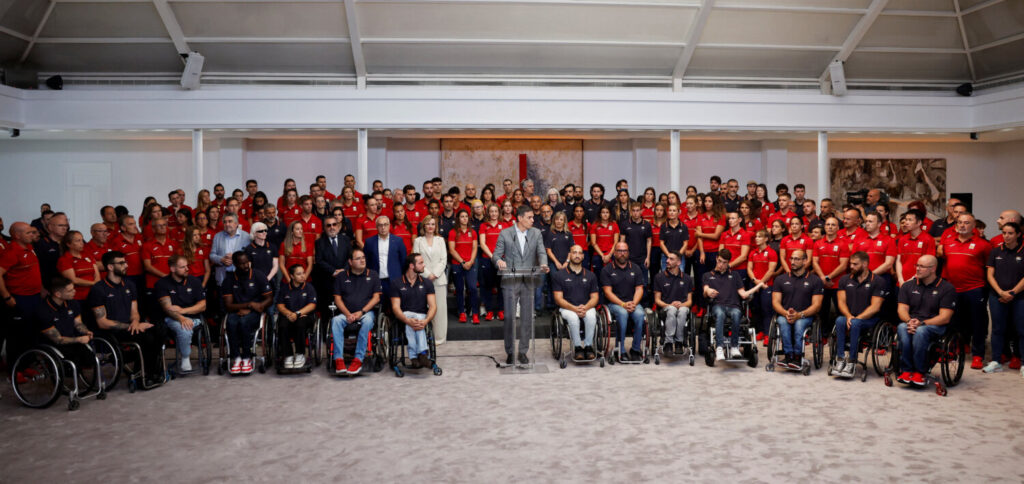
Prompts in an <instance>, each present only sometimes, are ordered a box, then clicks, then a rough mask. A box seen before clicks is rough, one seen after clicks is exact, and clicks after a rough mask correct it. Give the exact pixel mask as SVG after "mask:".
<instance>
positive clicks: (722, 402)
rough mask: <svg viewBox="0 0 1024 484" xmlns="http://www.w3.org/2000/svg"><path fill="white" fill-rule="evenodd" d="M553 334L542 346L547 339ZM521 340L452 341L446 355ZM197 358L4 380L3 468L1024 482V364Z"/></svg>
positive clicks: (300, 475) (278, 476)
mask: <svg viewBox="0 0 1024 484" xmlns="http://www.w3.org/2000/svg"><path fill="white" fill-rule="evenodd" d="M546 347H547V343H546V342H542V343H541V348H542V349H544V350H545V351H547V349H546ZM474 353H486V354H494V355H497V354H499V353H501V342H499V341H476V342H450V343H448V344H446V345H444V346H442V347H441V354H442V355H446V354H447V355H454V354H474ZM537 354H538V356H542V358H541V359H540V361H541V363H544V364H547V366H548V368H549V369H550V371H549V372H548V373H545V374H533V375H499V373H498V370H497V369H495V368H494V365H493V363H492V362H491V361H490V360H488V359H484V358H461V357H444V358H441V359H440V363H441V366H442V367H443V368H444V375H443V376H441V377H434V376H433V375H429V374H428V373H422V374H414V372H409V374H408V375H407V376H406V377H405V378H402V379H399V378H395V377H394V376H393V374H392V373H390V372H381V373H377V374H368V375H363V376H360V377H358V378H354V379H352V378H333V377H328V376H327V375H326V373H325V372H324V371H323V370H322V369H320V370H318V371H316V372H314V373H313V374H312V375H299V376H290V377H283V376H277V375H272V374H267V375H257V374H254V375H253V376H251V377H241V378H229V377H227V376H220V377H218V376H216V375H210V376H208V377H202V376H193V377H188V378H183V379H179V380H177V381H174V382H171V383H170V384H169V385H166V386H164V387H163V388H160V389H157V390H154V391H151V392H139V393H136V394H134V395H130V394H128V393H127V391H126V390H125V389H124V386H123V385H121V386H119V388H118V389H117V390H116V391H115V392H113V393H112V394H111V395H110V398H109V399H108V400H106V401H95V400H88V401H85V402H83V404H82V407H81V409H80V410H78V411H77V412H70V413H69V412H67V411H66V410H65V407H64V405H63V403H62V402H58V404H57V405H54V406H53V407H52V408H50V409H47V410H30V409H26V408H23V407H21V406H19V405H18V404H17V403H16V400H15V398H14V395H13V393H12V392H11V390H10V387H9V386H5V387H3V388H2V389H0V394H2V397H0V482H19V483H20V482H90V483H95V482H101V481H109V482H162V483H184V482H189V483H196V482H240V481H246V482H292V483H299V482H328V481H339V480H340V481H346V482H404V483H414V482H415V483H419V482H477V483H482V482H587V483H597V482H622V481H632V482H647V481H655V482H670V481H671V482H692V481H705V482H710V481H714V482H788V483H793V482H839V481H845V482H881V481H888V482H905V481H911V482H950V481H965V482H966V481H972V482H986V483H987V482H1021V481H1022V480H1024V465H1022V464H1021V460H1020V458H1021V456H1022V455H1024V438H1022V437H1021V434H1022V429H1024V412H1022V411H1021V409H1022V408H1024V407H1022V402H1024V380H1022V379H1021V377H1020V374H1019V373H1017V372H1004V373H1001V374H996V375H983V374H981V373H980V372H978V371H972V370H969V369H968V370H967V373H966V375H965V378H964V380H963V382H962V383H961V384H960V385H959V386H957V387H954V388H952V389H950V392H949V396H948V397H945V398H942V397H938V396H936V395H935V392H934V391H931V390H926V391H916V390H910V389H906V388H887V387H885V386H884V385H883V384H882V380H881V379H880V378H877V377H869V379H868V381H867V383H861V382H860V381H859V380H858V381H837V380H834V379H832V378H830V377H827V376H826V375H825V371H824V369H822V370H819V371H816V372H813V373H812V374H811V376H809V377H805V376H802V375H799V374H797V373H773V374H768V373H766V372H765V371H764V369H763V367H759V368H757V369H751V368H747V367H746V366H742V367H736V368H721V367H716V368H707V367H705V366H704V364H703V362H702V361H701V360H698V362H697V366H695V367H690V366H688V365H684V364H682V363H680V362H670V363H666V362H663V363H662V364H661V365H660V366H655V365H654V364H650V365H639V366H620V365H615V366H610V367H605V368H599V367H597V365H592V366H588V367H582V366H580V367H575V366H573V365H572V364H570V366H569V368H567V369H565V370H561V369H559V368H558V366H557V363H556V362H555V361H554V360H551V358H550V353H545V354H543V355H542V354H541V353H540V352H539V351H538V353H537Z"/></svg>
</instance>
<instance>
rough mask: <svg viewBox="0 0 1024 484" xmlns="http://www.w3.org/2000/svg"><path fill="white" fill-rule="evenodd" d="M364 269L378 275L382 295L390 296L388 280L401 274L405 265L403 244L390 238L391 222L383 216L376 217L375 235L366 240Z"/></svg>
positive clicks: (399, 240)
mask: <svg viewBox="0 0 1024 484" xmlns="http://www.w3.org/2000/svg"><path fill="white" fill-rule="evenodd" d="M363 251H364V252H366V267H368V268H370V269H371V270H373V271H374V272H376V273H378V274H380V283H381V286H382V287H381V289H382V290H383V294H391V287H390V286H391V284H390V279H391V278H392V277H397V276H399V275H401V274H402V266H404V265H405V256H406V252H405V243H403V242H402V239H399V238H398V237H391V221H390V220H388V218H387V217H386V216H384V215H381V216H379V217H377V235H374V236H373V237H370V238H368V239H366V245H365V246H364V247H363Z"/></svg>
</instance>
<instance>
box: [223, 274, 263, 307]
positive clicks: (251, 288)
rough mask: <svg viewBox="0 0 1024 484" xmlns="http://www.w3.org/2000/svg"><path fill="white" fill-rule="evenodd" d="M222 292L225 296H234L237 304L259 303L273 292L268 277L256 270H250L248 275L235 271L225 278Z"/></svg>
mask: <svg viewBox="0 0 1024 484" xmlns="http://www.w3.org/2000/svg"><path fill="white" fill-rule="evenodd" d="M220 291H221V294H222V295H224V296H227V295H228V294H230V295H232V296H233V297H234V299H233V301H232V302H234V303H235V304H241V303H247V302H257V301H260V300H262V299H263V298H264V297H266V296H267V295H268V294H271V293H272V292H273V291H272V290H271V289H270V284H269V283H267V275H266V274H264V273H262V272H260V271H258V270H256V269H250V270H249V273H248V274H246V273H244V272H242V271H235V272H232V273H230V274H228V275H226V276H224V282H223V283H221V285H220Z"/></svg>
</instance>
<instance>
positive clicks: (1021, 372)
mask: <svg viewBox="0 0 1024 484" xmlns="http://www.w3.org/2000/svg"><path fill="white" fill-rule="evenodd" d="M1020 377H1021V378H1024V367H1022V368H1021V369H1020Z"/></svg>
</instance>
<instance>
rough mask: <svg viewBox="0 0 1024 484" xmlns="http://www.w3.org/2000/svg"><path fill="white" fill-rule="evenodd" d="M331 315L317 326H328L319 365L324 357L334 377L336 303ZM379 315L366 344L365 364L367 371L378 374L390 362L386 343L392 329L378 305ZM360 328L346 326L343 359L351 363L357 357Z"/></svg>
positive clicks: (325, 365) (377, 311)
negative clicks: (333, 322) (332, 325)
mask: <svg viewBox="0 0 1024 484" xmlns="http://www.w3.org/2000/svg"><path fill="white" fill-rule="evenodd" d="M329 307H330V309H331V315H330V317H327V318H324V317H323V316H321V317H320V319H319V320H318V321H317V325H318V326H319V325H321V324H322V325H326V326H327V336H326V340H325V341H324V344H323V351H322V352H318V353H319V354H318V355H317V358H318V359H317V364H320V358H321V357H322V359H323V362H324V368H325V369H326V370H327V374H328V375H331V376H334V375H336V373H335V372H334V345H335V341H334V331H333V330H332V328H331V324H332V323H331V320H333V319H334V316H337V315H338V314H339V313H338V307H337V306H335V305H334V303H331V304H330V306H329ZM373 310H374V311H375V312H376V313H377V319H376V320H375V322H374V326H373V329H372V330H370V339H369V341H368V342H367V343H366V361H364V362H363V363H364V364H365V365H366V369H368V370H370V371H372V372H374V373H378V372H380V371H381V370H383V369H384V364H385V362H388V361H390V360H389V359H388V345H387V344H385V342H387V341H388V338H389V337H390V336H389V335H390V333H391V328H390V326H389V324H388V320H387V317H386V316H385V315H384V311H381V306H380V305H378V306H377V307H375V308H374V309H373ZM359 329H360V326H358V325H355V324H349V325H347V326H345V341H343V342H342V345H344V346H343V347H342V352H341V356H342V358H344V359H346V360H349V361H351V360H352V358H354V357H355V352H356V341H357V340H358V339H359Z"/></svg>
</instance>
